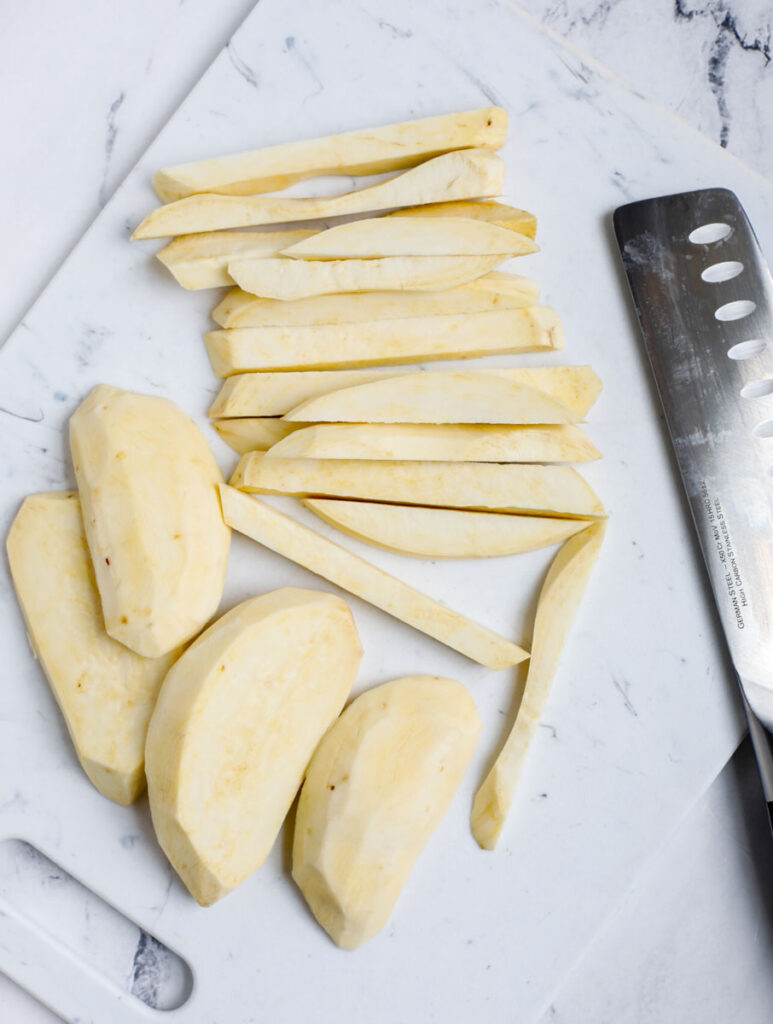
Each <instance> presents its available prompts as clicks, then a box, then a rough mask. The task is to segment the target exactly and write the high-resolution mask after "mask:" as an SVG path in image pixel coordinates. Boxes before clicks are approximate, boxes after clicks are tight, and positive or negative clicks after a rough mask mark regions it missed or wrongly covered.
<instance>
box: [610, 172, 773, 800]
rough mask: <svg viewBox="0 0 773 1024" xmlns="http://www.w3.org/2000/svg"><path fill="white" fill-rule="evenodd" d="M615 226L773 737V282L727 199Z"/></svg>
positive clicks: (732, 640) (704, 540)
mask: <svg viewBox="0 0 773 1024" xmlns="http://www.w3.org/2000/svg"><path fill="white" fill-rule="evenodd" d="M614 223H615V231H616V234H617V240H618V244H619V246H620V251H621V253H622V257H623V263H624V265H625V270H626V273H627V275H628V281H629V284H630V288H631V293H632V295H633V300H634V305H635V307H636V312H637V314H638V318H639V322H640V325H641V330H642V334H643V337H644V343H645V346H646V349H647V352H648V355H649V358H650V361H651V363H652V369H653V372H654V375H655V379H656V382H657V386H658V390H659V392H660V398H661V401H662V403H663V409H664V411H665V415H666V421H667V423H668V428H669V431H670V433H671V438H672V441H673V445H674V450H675V452H676V457H677V461H678V464H679V468H680V470H681V474H682V479H683V481H684V486H685V489H686V491H687V497H688V499H689V503H690V507H691V509H692V514H693V518H694V520H695V527H696V530H697V532H698V537H699V539H700V544H701V548H702V550H703V556H704V559H705V561H706V568H707V570H708V574H709V577H710V580H711V585H712V588H713V591H714V597H715V600H716V604H717V608H718V610H719V615H720V619H721V622H722V626H723V628H724V632H725V636H726V637H727V643H728V647H729V649H730V654H731V657H732V659H733V663H734V665H735V668H736V670H737V672H738V675H739V677H740V680H741V683H742V687H743V691H744V694H745V696H746V698H747V700H748V703H749V704H750V705H751V707H752V709H753V711H754V712H755V714H756V715H757V716H758V717H759V718H760V719H761V720H762V721H763V722H764V723H765V724H766V725H767V726H768V728H773V500H772V499H773V280H771V275H770V271H769V269H768V267H767V265H766V263H765V260H764V258H763V255H762V252H761V251H760V247H759V244H758V242H757V239H756V236H755V234H754V232H753V230H752V227H751V225H750V223H749V220H748V218H747V217H746V214H745V212H744V210H743V207H742V206H741V204H740V203H739V201H738V199H737V197H736V196H735V195H734V194H733V193H732V192H730V191H728V190H727V189H721V188H717V189H706V190H702V191H698V192H686V193H682V194H679V195H672V196H664V197H662V198H659V199H649V200H644V201H642V202H637V203H630V204H629V205H627V206H622V207H620V208H619V209H618V210H617V211H616V212H615V218H614ZM709 225H714V226H715V227H714V228H713V229H709V228H708V227H707V226H709ZM719 226H723V227H721V228H720V227H719ZM696 229H702V232H698V234H697V235H696V234H694V232H696ZM707 236H708V237H709V238H712V237H714V239H715V240H708V241H707V240H706V237H707ZM715 236H722V237H715ZM723 265H724V266H723ZM771 790H772V791H773V779H771ZM772 795H773V792H772Z"/></svg>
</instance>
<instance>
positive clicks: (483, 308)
mask: <svg viewBox="0 0 773 1024" xmlns="http://www.w3.org/2000/svg"><path fill="white" fill-rule="evenodd" d="M538 302H539V285H538V284H537V282H536V281H531V280H529V278H528V277H520V276H518V275H517V274H505V273H502V272H500V271H498V270H492V271H491V272H490V273H488V274H484V275H483V276H482V277H479V278H477V279H476V280H474V281H468V282H467V284H462V285H459V286H458V287H457V288H446V289H444V290H443V291H439V292H355V293H348V294H346V295H336V294H333V295H312V296H311V297H310V298H308V299H296V301H295V302H282V300H281V299H260V298H258V297H257V296H255V295H250V293H249V292H245V291H242V289H241V288H234V289H232V290H231V291H230V292H229V293H228V294H227V295H226V297H225V298H224V299H223V300H222V302H220V303H218V305H217V306H216V307H215V309H214V310H213V311H212V319H213V320H214V321H215V323H216V324H219V325H220V326H221V327H303V326H310V325H315V324H356V323H362V322H363V321H368V320H402V319H403V318H405V317H414V316H438V315H440V316H443V315H451V314H453V313H488V312H492V311H493V310H496V309H520V308H522V307H523V306H536V305H537V303H538Z"/></svg>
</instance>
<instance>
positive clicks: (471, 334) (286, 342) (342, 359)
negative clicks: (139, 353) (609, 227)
mask: <svg viewBox="0 0 773 1024" xmlns="http://www.w3.org/2000/svg"><path fill="white" fill-rule="evenodd" d="M264 262H265V261H264ZM288 262H289V261H288ZM296 265H300V266H306V265H308V266H311V265H312V264H296ZM323 265H325V266H329V264H319V266H323ZM204 340H205V342H206V345H207V351H208V353H209V358H210V360H211V362H212V368H213V369H214V371H215V373H216V374H217V376H218V377H229V376H231V374H234V373H245V372H249V371H251V370H324V369H335V368H338V367H342V368H346V367H349V366H360V367H361V366H368V365H388V364H390V363H392V364H395V363H420V362H424V361H430V360H435V359H467V358H473V357H477V356H487V355H504V354H507V353H511V352H518V353H524V352H551V351H555V350H556V349H560V348H563V346H564V333H563V330H562V328H561V320H560V318H559V316H558V314H557V313H556V312H555V311H554V310H552V309H549V308H548V307H546V306H531V307H529V308H528V309H502V310H496V311H493V312H490V313H470V314H469V315H462V316H420V317H413V318H411V319H408V318H406V319H403V320H381V321H374V322H372V323H360V324H342V325H340V326H337V325H330V324H327V325H326V324H318V325H308V326H303V327H294V328H285V327H234V328H232V329H231V330H227V331H210V332H209V333H208V334H205V335H204Z"/></svg>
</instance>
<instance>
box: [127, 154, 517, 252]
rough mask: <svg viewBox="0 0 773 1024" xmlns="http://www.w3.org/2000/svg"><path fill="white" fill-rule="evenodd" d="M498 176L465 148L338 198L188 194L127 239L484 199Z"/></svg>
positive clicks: (499, 166) (494, 162) (494, 161)
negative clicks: (453, 200) (451, 201)
mask: <svg viewBox="0 0 773 1024" xmlns="http://www.w3.org/2000/svg"><path fill="white" fill-rule="evenodd" d="M504 180H505V165H504V161H503V160H502V158H501V157H498V156H495V155H494V154H493V153H490V152H488V150H485V149H465V150H462V151H461V152H455V153H446V154H444V155H443V156H438V157H435V158H434V159H432V160H427V161H426V163H423V164H421V165H420V166H418V167H414V168H412V169H411V170H409V171H403V173H402V174H398V175H397V176H396V177H394V178H389V179H388V180H387V181H382V182H380V183H379V184H378V185H370V186H368V187H367V188H362V189H359V190H357V191H356V192H345V193H343V194H342V195H338V196H323V197H319V198H317V197H314V198H305V199H293V198H288V197H287V196H260V195H257V196H256V195H245V196H241V195H233V196H231V195H215V194H212V193H205V194H201V195H191V196H188V197H187V198H186V199H180V200H178V201H177V202H174V203H169V204H168V205H167V206H160V207H158V209H156V210H154V211H153V212H152V213H151V214H150V215H149V216H147V217H146V218H145V220H144V221H143V222H142V223H141V224H140V226H139V227H138V228H137V230H136V231H135V232H134V234H133V235H132V238H164V237H165V236H167V235H190V234H192V233H194V232H199V231H218V230H219V229H221V228H244V227H257V226H258V225H260V224H282V223H288V222H290V221H301V220H322V219H326V218H328V217H342V216H344V215H349V214H353V213H369V212H370V211H372V210H388V209H391V208H392V207H393V206H417V205H422V204H423V203H434V202H438V201H440V200H443V201H445V200H448V199H477V198H479V197H481V198H488V197H490V196H498V195H499V194H500V193H501V191H502V188H503V187H504Z"/></svg>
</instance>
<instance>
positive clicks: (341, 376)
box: [209, 366, 601, 419]
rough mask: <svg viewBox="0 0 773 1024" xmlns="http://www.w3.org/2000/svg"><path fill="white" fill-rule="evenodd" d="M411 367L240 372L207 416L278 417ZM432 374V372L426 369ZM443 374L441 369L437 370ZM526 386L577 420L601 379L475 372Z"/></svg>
mask: <svg viewBox="0 0 773 1024" xmlns="http://www.w3.org/2000/svg"><path fill="white" fill-rule="evenodd" d="M413 372H414V371H413V368H412V367H411V366H405V367H390V368H388V369H370V370H298V371H292V370H286V371H284V372H279V373H272V372H271V371H266V372H265V373H241V374H236V375H235V376H233V377H229V378H228V379H227V380H225V381H224V382H223V386H222V387H221V389H220V392H219V394H218V396H217V398H216V399H215V401H214V402H213V404H212V407H211V409H210V410H209V415H210V416H220V417H229V416H283V415H284V414H285V413H286V412H289V411H290V409H294V408H295V407H296V406H297V405H300V404H301V402H306V401H308V400H309V399H310V398H317V397H318V396H319V395H327V394H329V393H330V392H331V391H338V390H339V389H340V388H349V387H353V386H354V385H355V384H366V383H368V381H372V380H385V379H386V378H387V377H399V376H402V375H403V374H407V373H413ZM424 372H425V373H426V374H427V375H428V376H432V375H433V374H434V373H435V372H436V371H435V370H425V371H424ZM439 372H441V373H443V372H445V371H443V370H441V371H439ZM475 372H476V373H485V374H492V375H493V376H499V377H504V378H506V379H507V380H513V381H516V382H517V383H519V384H527V385H528V386H529V387H532V388H537V390H539V391H544V392H545V393H546V394H548V395H552V396H553V398H556V399H558V401H559V402H563V403H564V405H568V406H569V408H570V409H572V410H573V412H575V413H576V414H577V416H578V417H579V418H580V419H582V418H583V417H584V416H585V415H586V413H587V412H588V410H589V409H590V408H591V406H592V405H593V403H594V402H595V401H596V399H597V398H598V396H599V394H600V393H601V381H600V380H599V378H598V376H597V375H596V373H595V372H594V371H593V369H592V368H591V367H590V366H534V367H529V368H526V367H518V368H513V369H496V370H476V371H475Z"/></svg>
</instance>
